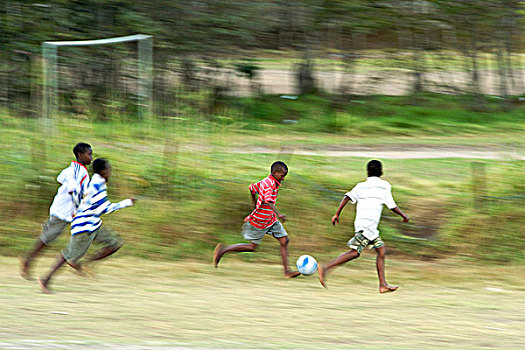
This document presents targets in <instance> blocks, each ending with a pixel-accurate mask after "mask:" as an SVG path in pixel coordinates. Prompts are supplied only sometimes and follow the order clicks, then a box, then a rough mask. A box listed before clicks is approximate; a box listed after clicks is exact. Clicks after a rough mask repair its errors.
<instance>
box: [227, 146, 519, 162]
mask: <svg viewBox="0 0 525 350" xmlns="http://www.w3.org/2000/svg"><path fill="white" fill-rule="evenodd" d="M231 152H232V153H242V154H252V153H266V154H272V153H275V154H295V155H310V156H314V155H315V156H323V157H362V158H383V159H437V158H465V159H515V160H523V159H525V155H524V153H523V149H522V147H521V146H518V145H517V146H516V147H508V146H505V147H503V146H493V145H482V146H458V145H442V146H429V145H416V144H413V145H409V144H406V145H402V144H398V145H388V147H385V146H384V145H379V146H376V147H374V146H345V147H323V146H320V147H316V148H305V147H293V148H292V147H287V148H283V149H272V148H268V147H249V146H245V147H242V148H235V149H232V150H231Z"/></svg>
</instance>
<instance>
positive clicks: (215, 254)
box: [213, 243, 222, 268]
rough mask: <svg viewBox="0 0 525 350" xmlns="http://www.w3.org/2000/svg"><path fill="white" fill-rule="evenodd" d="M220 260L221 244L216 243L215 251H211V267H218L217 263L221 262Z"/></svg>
mask: <svg viewBox="0 0 525 350" xmlns="http://www.w3.org/2000/svg"><path fill="white" fill-rule="evenodd" d="M221 258H222V243H218V244H217V245H216V246H215V250H214V251H213V265H214V266H215V268H217V266H218V265H219V261H221Z"/></svg>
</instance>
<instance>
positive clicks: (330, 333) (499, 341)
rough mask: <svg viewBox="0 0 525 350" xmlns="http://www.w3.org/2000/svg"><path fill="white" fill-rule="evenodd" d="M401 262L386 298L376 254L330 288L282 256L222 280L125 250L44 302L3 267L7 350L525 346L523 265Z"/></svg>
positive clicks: (1, 305) (2, 345)
mask: <svg viewBox="0 0 525 350" xmlns="http://www.w3.org/2000/svg"><path fill="white" fill-rule="evenodd" d="M272 243H273V242H269V241H267V242H266V244H269V245H270V244H272ZM275 248H276V249H278V248H277V247H275ZM57 249H58V248H57ZM128 249H132V247H129V248H128ZM210 253H211V252H210ZM337 253H338V252H334V255H335V254H337ZM276 254H277V250H276ZM294 258H296V257H295V256H292V260H294ZM318 258H319V260H321V261H326V260H327V259H328V258H330V257H318ZM400 259H401V258H397V257H396V258H390V259H387V278H388V279H389V282H390V283H392V284H400V285H401V288H400V289H399V290H398V291H397V292H396V293H392V294H383V295H382V294H379V293H378V292H377V278H376V274H375V266H374V258H373V254H371V253H366V254H364V255H363V257H362V258H361V259H358V260H357V261H355V262H352V263H349V264H347V265H345V266H343V267H341V268H339V269H338V270H335V271H334V272H333V273H332V274H330V275H329V276H328V288H329V289H323V288H322V287H321V286H320V284H319V282H318V280H317V277H316V275H313V276H302V277H300V278H297V279H294V280H287V279H284V278H283V277H282V275H281V271H280V267H279V263H278V260H277V257H276V261H275V264H260V263H258V260H257V256H256V255H252V256H251V261H250V262H242V261H240V260H238V259H237V258H236V257H226V258H225V259H224V260H223V261H222V262H221V266H220V267H219V269H217V270H215V269H214V268H213V267H212V266H211V264H204V263H198V262H160V261H159V262H155V261H147V260H138V259H132V258H130V257H127V256H126V254H125V252H123V253H121V254H119V255H117V256H115V257H114V258H112V259H111V260H109V261H106V262H104V263H103V264H101V265H100V266H98V268H97V269H96V272H97V274H96V277H95V278H82V277H80V276H77V275H75V274H73V273H71V272H69V271H67V269H64V270H66V271H64V272H63V273H62V274H60V275H59V276H58V277H57V279H56V281H55V284H54V285H53V288H54V290H55V292H56V293H55V294H52V295H45V294H42V293H40V290H39V288H38V286H37V284H36V282H35V281H32V282H31V281H26V280H23V279H21V278H20V277H19V275H18V261H17V259H16V258H12V257H0V264H1V266H2V269H1V270H0V278H1V280H2V282H1V283H0V315H1V317H0V349H73V350H76V349H126V350H127V349H155V350H157V349H387V348H388V349H522V348H523V334H524V333H523V329H524V327H525V307H524V306H523V300H524V298H525V285H524V284H523V275H524V273H525V270H524V268H523V267H510V266H501V267H487V266H482V265H470V264H468V263H465V262H459V261H433V262H421V261H403V260H400ZM51 262H52V258H51V254H49V256H48V257H46V258H42V259H41V260H39V261H38V265H37V269H36V274H37V275H38V274H42V273H43V272H44V271H45V270H46V269H47V267H48V266H49V264H51Z"/></svg>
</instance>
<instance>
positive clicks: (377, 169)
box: [366, 159, 383, 177]
mask: <svg viewBox="0 0 525 350" xmlns="http://www.w3.org/2000/svg"><path fill="white" fill-rule="evenodd" d="M366 170H367V171H368V176H377V177H380V176H381V175H383V165H381V162H380V161H378V160H375V159H374V160H371V161H369V162H368V164H367V165H366Z"/></svg>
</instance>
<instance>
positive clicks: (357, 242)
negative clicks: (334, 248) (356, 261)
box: [347, 231, 385, 254]
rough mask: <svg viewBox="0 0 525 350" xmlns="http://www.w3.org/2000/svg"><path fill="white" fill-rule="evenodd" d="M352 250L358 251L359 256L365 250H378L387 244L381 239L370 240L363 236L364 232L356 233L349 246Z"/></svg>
mask: <svg viewBox="0 0 525 350" xmlns="http://www.w3.org/2000/svg"><path fill="white" fill-rule="evenodd" d="M347 245H348V246H349V247H350V248H351V249H353V250H357V252H358V253H359V254H361V252H362V251H363V249H365V248H368V249H377V248H381V247H384V246H385V242H383V240H382V239H381V238H379V237H377V238H376V239H373V240H369V239H368V238H366V237H365V236H363V231H359V232H356V233H355V235H354V237H352V238H351V239H350V240H349V241H348V244H347Z"/></svg>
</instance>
